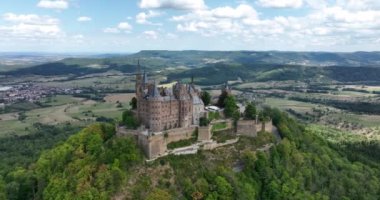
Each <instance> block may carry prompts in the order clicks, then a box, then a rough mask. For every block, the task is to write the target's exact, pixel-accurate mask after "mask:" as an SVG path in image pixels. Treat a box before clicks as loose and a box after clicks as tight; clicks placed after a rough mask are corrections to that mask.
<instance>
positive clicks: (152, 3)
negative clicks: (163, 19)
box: [139, 0, 206, 10]
mask: <svg viewBox="0 0 380 200" xmlns="http://www.w3.org/2000/svg"><path fill="white" fill-rule="evenodd" d="M139 6H140V8H147V9H152V8H161V9H177V10H199V9H205V8H206V5H205V3H204V1H203V0H141V1H140V3H139Z"/></svg>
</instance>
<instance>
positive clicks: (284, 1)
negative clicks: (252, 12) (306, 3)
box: [257, 0, 303, 8]
mask: <svg viewBox="0 0 380 200" xmlns="http://www.w3.org/2000/svg"><path fill="white" fill-rule="evenodd" d="M257 3H258V4H259V5H260V6H262V7H266V8H300V7H301V6H302V5H303V0H258V1H257Z"/></svg>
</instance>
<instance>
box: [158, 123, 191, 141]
mask: <svg viewBox="0 0 380 200" xmlns="http://www.w3.org/2000/svg"><path fill="white" fill-rule="evenodd" d="M196 128H197V127H196V126H193V127H187V128H176V129H170V130H167V131H164V132H163V134H164V135H165V133H167V137H166V138H165V140H166V144H169V143H171V142H177V141H179V140H186V139H189V138H191V136H192V135H193V132H194V131H195V130H196Z"/></svg>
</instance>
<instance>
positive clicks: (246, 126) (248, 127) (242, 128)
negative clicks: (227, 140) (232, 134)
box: [236, 120, 273, 137]
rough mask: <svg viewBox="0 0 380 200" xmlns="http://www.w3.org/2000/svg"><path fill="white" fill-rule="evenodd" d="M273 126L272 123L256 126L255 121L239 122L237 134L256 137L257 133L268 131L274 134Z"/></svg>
mask: <svg viewBox="0 0 380 200" xmlns="http://www.w3.org/2000/svg"><path fill="white" fill-rule="evenodd" d="M272 130H273V125H272V121H269V122H266V123H262V122H259V123H257V124H256V122H255V120H239V121H238V124H237V132H236V133H237V134H241V135H246V136H251V137H256V136H257V132H260V131H266V132H272Z"/></svg>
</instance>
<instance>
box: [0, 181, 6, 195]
mask: <svg viewBox="0 0 380 200" xmlns="http://www.w3.org/2000/svg"><path fill="white" fill-rule="evenodd" d="M0 199H1V200H2V199H4V200H5V199H7V196H6V190H5V183H4V181H3V178H2V177H1V176H0Z"/></svg>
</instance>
